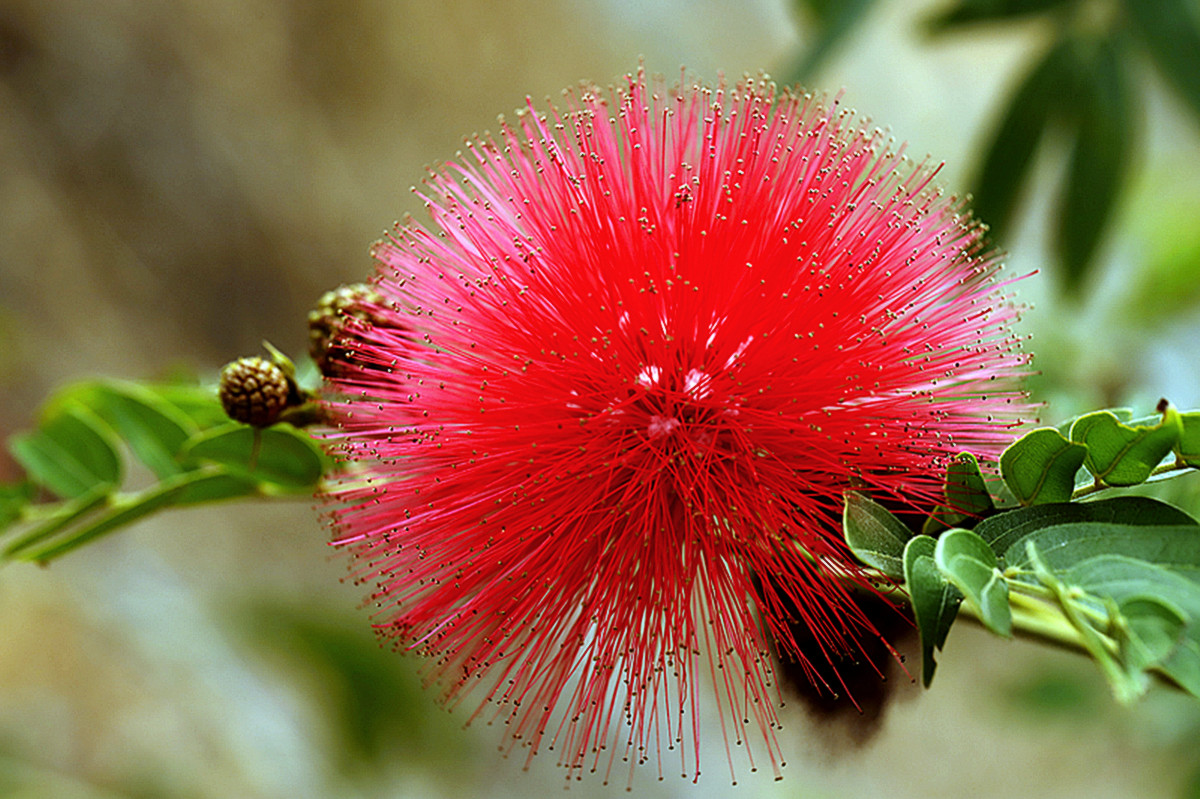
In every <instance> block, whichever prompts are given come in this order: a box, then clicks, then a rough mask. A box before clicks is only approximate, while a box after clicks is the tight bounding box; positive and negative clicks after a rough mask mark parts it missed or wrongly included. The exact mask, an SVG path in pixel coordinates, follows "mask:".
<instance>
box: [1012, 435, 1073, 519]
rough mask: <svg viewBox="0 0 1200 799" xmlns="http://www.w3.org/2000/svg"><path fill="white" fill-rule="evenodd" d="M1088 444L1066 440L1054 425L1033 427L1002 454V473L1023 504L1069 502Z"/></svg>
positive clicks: (1015, 495) (1017, 498) (1014, 494)
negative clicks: (1034, 428)
mask: <svg viewBox="0 0 1200 799" xmlns="http://www.w3.org/2000/svg"><path fill="white" fill-rule="evenodd" d="M1086 457H1087V447H1084V446H1083V445H1081V444H1076V443H1074V442H1072V441H1069V440H1067V439H1066V438H1065V437H1064V436H1063V434H1062V433H1060V432H1058V431H1057V430H1055V429H1054V428H1053V427H1042V428H1039V429H1037V430H1032V431H1030V432H1028V433H1026V434H1025V435H1023V436H1021V437H1020V438H1019V439H1017V440H1016V441H1015V442H1014V443H1013V444H1011V445H1010V446H1009V447H1008V448H1007V449H1005V450H1004V452H1003V453H1001V454H1000V475H1001V476H1002V477H1003V478H1004V483H1005V485H1007V486H1008V488H1009V490H1010V491H1012V493H1013V496H1014V497H1015V498H1016V500H1017V501H1018V502H1020V503H1021V504H1022V505H1039V504H1043V503H1047V502H1066V501H1067V500H1069V499H1070V498H1071V494H1072V493H1073V492H1074V490H1075V473H1076V472H1078V471H1079V467H1080V466H1082V465H1083V461H1084V459H1085V458H1086Z"/></svg>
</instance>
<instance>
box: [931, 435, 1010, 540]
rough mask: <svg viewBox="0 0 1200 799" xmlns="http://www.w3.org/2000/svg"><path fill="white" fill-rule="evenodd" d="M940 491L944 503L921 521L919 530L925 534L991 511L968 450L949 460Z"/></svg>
mask: <svg viewBox="0 0 1200 799" xmlns="http://www.w3.org/2000/svg"><path fill="white" fill-rule="evenodd" d="M943 494H944V496H945V497H946V504H945V505H943V506H940V507H938V508H937V510H935V511H934V512H933V515H931V516H930V517H929V518H928V519H927V520H926V522H925V529H924V530H923V532H925V533H926V534H928V535H932V534H934V533H938V532H941V531H942V530H944V529H947V528H949V527H957V526H959V525H961V524H962V523H963V522H966V521H969V520H971V519H978V518H979V517H981V516H985V515H987V514H989V513H991V512H992V511H994V510H995V505H994V504H993V503H992V495H991V494H990V493H989V492H988V488H987V482H986V481H985V480H984V479H983V474H982V473H981V472H980V471H979V461H977V460H976V459H975V456H974V455H972V454H971V453H969V452H962V453H959V454H958V455H956V456H955V457H954V460H952V461H951V462H950V465H949V466H948V467H947V469H946V484H945V486H944V488H943Z"/></svg>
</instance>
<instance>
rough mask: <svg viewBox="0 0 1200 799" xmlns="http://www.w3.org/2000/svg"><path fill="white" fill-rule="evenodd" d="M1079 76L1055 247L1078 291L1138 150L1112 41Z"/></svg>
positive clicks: (1088, 59) (1067, 280) (1070, 287)
mask: <svg viewBox="0 0 1200 799" xmlns="http://www.w3.org/2000/svg"><path fill="white" fill-rule="evenodd" d="M1083 59H1084V66H1083V68H1082V69H1080V70H1079V71H1078V81H1077V87H1076V89H1077V92H1078V94H1077V96H1076V98H1075V99H1074V101H1073V105H1074V107H1075V109H1076V114H1077V115H1078V118H1077V120H1076V129H1075V130H1076V133H1075V142H1074V146H1073V148H1072V150H1071V155H1070V158H1069V161H1068V165H1067V175H1066V178H1065V180H1064V182H1063V189H1062V193H1061V195H1060V196H1059V202H1058V213H1057V214H1056V221H1057V227H1056V235H1055V238H1054V243H1055V245H1056V249H1057V252H1058V257H1059V261H1060V263H1062V265H1063V267H1064V269H1065V271H1064V274H1063V277H1064V286H1065V288H1066V289H1067V291H1068V292H1073V291H1076V290H1077V289H1078V288H1079V287H1080V285H1082V283H1083V279H1084V277H1085V275H1086V273H1087V270H1088V269H1089V268H1090V266H1091V264H1092V263H1093V261H1094V259H1095V254H1096V249H1097V247H1098V246H1099V243H1100V240H1101V237H1102V235H1103V233H1104V230H1105V228H1106V227H1107V225H1108V222H1109V220H1110V218H1111V217H1112V214H1113V209H1114V208H1115V207H1116V204H1117V198H1118V197H1119V195H1120V191H1121V188H1122V185H1123V183H1124V177H1125V172H1126V166H1127V165H1128V163H1129V160H1130V154H1131V152H1132V150H1133V139H1134V136H1133V109H1132V106H1131V103H1130V100H1129V87H1128V85H1127V84H1128V77H1127V75H1126V74H1125V64H1124V63H1123V60H1122V58H1121V56H1120V54H1119V53H1118V52H1117V50H1116V46H1115V44H1114V43H1113V42H1112V41H1107V40H1106V41H1101V42H1098V43H1095V45H1094V47H1093V52H1092V53H1090V54H1088V55H1085V56H1083Z"/></svg>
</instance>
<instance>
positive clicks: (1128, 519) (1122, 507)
mask: <svg viewBox="0 0 1200 799" xmlns="http://www.w3.org/2000/svg"><path fill="white" fill-rule="evenodd" d="M1087 522H1097V523H1103V524H1110V525H1162V526H1171V525H1174V526H1185V525H1191V526H1192V527H1196V526H1197V525H1200V522H1197V521H1196V520H1195V519H1193V518H1192V517H1191V516H1189V515H1188V514H1186V513H1184V512H1183V511H1181V510H1179V509H1178V508H1176V507H1174V506H1173V505H1168V504H1167V503H1165V502H1162V501H1160V500H1157V499H1152V498H1150V497H1112V498H1110V499H1102V500H1098V501H1095V502H1062V503H1055V504H1052V505H1035V506H1033V507H1031V508H1016V509H1014V510H1010V511H1005V512H1004V513H998V514H996V515H995V516H989V517H988V518H986V519H984V520H983V521H982V522H980V523H979V524H978V525H976V526H975V534H976V535H978V536H979V537H980V538H982V539H983V540H984V541H986V542H987V543H988V546H990V547H991V548H992V551H993V552H996V553H999V554H1000V556H1001V558H1002V563H1008V555H1007V553H1009V552H1014V553H1016V554H1018V555H1019V557H1018V560H1024V549H1023V544H1022V543H1021V542H1022V541H1023V540H1024V539H1025V537H1026V536H1028V535H1030V534H1031V533H1034V532H1036V531H1037V530H1039V529H1042V528H1047V527H1053V526H1056V525H1066V524H1080V523H1087ZM1198 532H1200V531H1198Z"/></svg>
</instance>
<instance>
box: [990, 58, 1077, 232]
mask: <svg viewBox="0 0 1200 799" xmlns="http://www.w3.org/2000/svg"><path fill="white" fill-rule="evenodd" d="M1074 81H1075V73H1074V63H1073V57H1072V54H1071V52H1070V49H1069V48H1068V47H1066V46H1065V45H1062V44H1059V45H1057V46H1055V47H1054V48H1052V49H1051V50H1050V51H1049V52H1048V53H1047V54H1046V56H1045V58H1043V59H1042V61H1041V62H1040V63H1038V65H1037V66H1036V67H1034V69H1033V70H1032V71H1031V72H1030V73H1029V74H1028V75H1027V76H1026V78H1025V80H1024V81H1023V82H1022V83H1021V85H1020V86H1019V87H1018V88H1017V91H1016V93H1015V94H1014V95H1013V97H1012V99H1011V100H1010V101H1009V103H1008V110H1007V111H1006V112H1005V115H1004V118H1003V119H1001V120H1000V122H999V124H998V125H996V127H995V128H994V131H993V133H992V139H991V142H990V143H989V144H988V145H987V147H986V148H985V149H984V152H986V155H985V156H984V158H983V162H982V165H981V167H980V170H979V175H978V177H977V178H976V179H975V180H974V181H973V185H974V186H975V190H974V195H975V202H974V208H975V214H976V216H978V217H979V218H980V219H982V220H983V221H984V222H986V223H987V224H988V226H989V227H990V228H991V229H992V235H993V236H994V237H996V238H998V239H1000V240H1003V239H1004V237H1005V235H1006V234H1007V231H1008V230H1009V228H1011V226H1012V222H1013V217H1014V216H1015V214H1016V209H1017V206H1018V201H1019V198H1020V192H1021V187H1022V185H1023V184H1024V182H1025V178H1026V176H1027V175H1028V174H1029V171H1030V167H1031V166H1032V164H1033V156H1034V152H1035V151H1036V150H1037V147H1038V144H1039V143H1040V142H1041V140H1042V137H1043V136H1044V135H1045V133H1046V131H1048V130H1049V129H1050V128H1051V127H1052V126H1053V125H1054V124H1057V123H1058V122H1060V121H1061V120H1062V118H1063V116H1064V109H1065V103H1064V101H1065V100H1066V98H1068V97H1069V96H1070V94H1071V86H1072V84H1073V83H1074Z"/></svg>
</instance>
